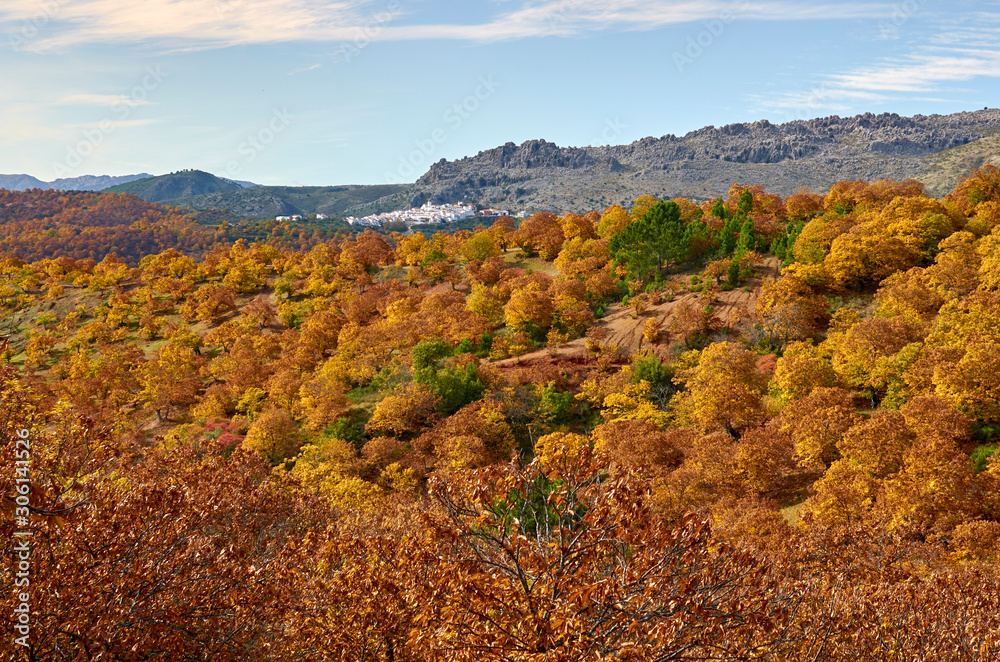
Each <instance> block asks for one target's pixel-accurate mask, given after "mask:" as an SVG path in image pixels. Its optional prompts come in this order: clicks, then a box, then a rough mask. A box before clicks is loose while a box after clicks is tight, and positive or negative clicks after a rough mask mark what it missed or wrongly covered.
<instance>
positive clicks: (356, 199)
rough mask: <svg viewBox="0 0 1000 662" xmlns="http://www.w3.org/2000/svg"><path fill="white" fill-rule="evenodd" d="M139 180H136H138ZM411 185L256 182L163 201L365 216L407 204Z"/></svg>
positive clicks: (251, 211)
mask: <svg viewBox="0 0 1000 662" xmlns="http://www.w3.org/2000/svg"><path fill="white" fill-rule="evenodd" d="M139 183H140V182H136V184H139ZM410 188H411V187H410V185H402V186H401V185H394V184H385V185H373V186H253V187H252V188H241V189H236V190H227V191H217V192H212V193H205V194H202V195H194V196H189V197H177V198H174V199H164V200H162V202H163V203H164V204H168V205H175V206H179V207H191V208H193V209H207V208H217V209H228V210H229V211H231V212H232V213H234V214H237V215H239V216H250V217H255V218H268V217H274V216H279V215H289V214H302V215H308V214H313V213H319V214H329V215H330V216H351V215H353V216H364V215H366V214H371V213H377V212H381V211H389V210H393V209H402V208H406V207H408V206H409V204H410V197H411V196H410ZM129 192H132V191H129ZM140 197H141V196H140Z"/></svg>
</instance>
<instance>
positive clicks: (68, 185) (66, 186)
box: [0, 172, 152, 191]
mask: <svg viewBox="0 0 1000 662" xmlns="http://www.w3.org/2000/svg"><path fill="white" fill-rule="evenodd" d="M147 177H152V175H150V174H149V173H145V172H144V173H141V174H138V175H121V176H111V175H81V176H80V177H67V178H63V179H56V180H53V181H51V182H43V181H42V180H40V179H38V178H37V177H32V176H31V175H0V188H5V189H7V190H8V191H27V190H28V189H31V188H40V189H42V190H46V189H54V190H56V191H100V190H102V189H106V188H108V187H109V186H115V185H116V184H125V183H127V182H133V181H135V180H137V179H145V178H147Z"/></svg>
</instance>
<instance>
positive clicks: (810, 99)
mask: <svg viewBox="0 0 1000 662" xmlns="http://www.w3.org/2000/svg"><path fill="white" fill-rule="evenodd" d="M980 77H987V78H1000V50H973V49H941V48H931V49H928V50H926V51H925V52H922V53H915V54H911V55H909V56H908V57H903V58H894V59H883V60H881V61H879V62H876V63H875V64H872V65H869V66H865V67H859V68H856V69H853V70H851V71H847V72H844V73H838V74H831V75H829V76H826V77H825V78H822V79H820V80H819V82H818V84H817V85H816V86H815V87H814V88H812V89H811V90H807V91H794V92H787V93H784V94H782V95H779V96H777V97H774V98H768V99H764V98H760V97H756V98H755V99H754V101H756V102H757V103H758V105H759V106H760V107H761V108H762V109H765V110H775V111H779V112H783V113H786V114H793V115H795V116H796V117H806V116H814V115H816V114H818V111H837V112H839V111H843V110H851V109H853V108H855V107H856V104H857V103H858V102H885V101H894V100H901V99H907V100H910V101H918V100H919V101H943V99H941V98H940V96H931V95H934V94H940V93H941V92H943V91H946V90H945V88H946V87H947V91H955V90H954V85H953V84H954V83H959V82H962V81H968V80H972V79H974V78H980Z"/></svg>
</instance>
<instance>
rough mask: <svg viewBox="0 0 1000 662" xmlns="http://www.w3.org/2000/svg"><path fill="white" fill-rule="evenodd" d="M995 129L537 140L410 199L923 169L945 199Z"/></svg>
mask: <svg viewBox="0 0 1000 662" xmlns="http://www.w3.org/2000/svg"><path fill="white" fill-rule="evenodd" d="M995 135H1000V110H997V109H985V110H981V111H976V112H966V113H956V114H953V115H930V116H923V115H917V116H914V117H900V116H899V115H896V114H883V115H873V114H871V113H867V114H864V115H858V116H856V117H849V118H841V117H837V116H832V117H826V118H822V119H814V120H799V121H794V122H788V123H787V124H771V123H770V122H768V121H767V120H761V121H759V122H753V123H749V124H730V125H727V126H723V127H720V128H716V127H713V126H709V127H706V128H703V129H699V130H697V131H692V132H690V133H688V134H687V135H685V136H682V137H677V136H673V135H668V136H663V137H662V138H643V139H642V140H638V141H636V142H634V143H632V144H630V145H619V146H605V147H559V146H557V145H555V144H553V143H550V142H546V141H544V140H532V141H528V142H525V143H523V144H521V145H515V144H514V143H507V144H506V145H502V146H500V147H497V148H495V149H490V150H486V151H483V152H480V153H479V154H477V155H476V156H472V157H467V158H464V159H460V160H457V161H445V160H444V159H442V160H441V161H438V162H437V163H435V164H434V165H432V166H431V168H430V170H429V171H428V172H427V173H426V174H425V175H424V176H423V177H421V178H420V179H419V180H417V182H416V184H415V185H414V187H413V198H412V200H411V202H412V203H413V204H415V205H417V204H422V203H423V202H425V201H428V200H430V201H433V202H457V201H459V200H466V201H468V200H475V201H478V202H480V203H483V204H491V205H500V206H504V207H508V208H513V209H519V210H520V209H527V210H552V211H570V210H574V211H578V210H581V209H601V208H603V207H605V206H607V205H610V204H615V203H623V202H629V201H631V200H634V199H635V198H636V197H638V196H639V195H641V194H643V193H650V194H653V195H657V196H669V197H677V196H682V197H689V198H696V199H706V198H713V197H715V196H719V195H725V193H726V192H727V191H728V190H729V187H730V185H731V184H732V183H733V182H740V183H744V184H761V185H762V186H763V187H764V188H765V189H766V190H768V191H771V192H774V193H779V194H781V195H789V194H791V193H795V192H796V191H797V190H798V189H799V188H800V187H802V186H808V187H810V188H812V189H813V190H814V191H816V192H822V191H825V190H827V189H828V188H829V187H830V186H831V185H832V184H833V183H834V182H837V181H840V180H855V179H864V180H877V179H883V178H886V177H891V178H893V179H907V178H911V177H912V178H916V179H921V180H922V179H923V178H924V177H926V178H927V179H928V180H929V181H928V182H927V183H928V185H929V186H928V191H929V192H930V193H932V194H935V195H942V194H943V193H945V192H947V191H950V190H951V189H952V188H953V187H954V185H955V184H956V183H957V182H958V180H959V179H960V178H961V177H962V176H964V175H965V174H968V172H969V171H971V170H972V169H973V167H975V166H977V165H980V164H981V163H982V162H983V161H984V160H986V161H989V160H990V159H992V158H994V157H993V156H991V155H990V154H994V155H995V154H997V152H998V150H997V149H996V147H997V146H996V145H995V144H994V143H989V145H987V146H985V147H983V148H982V149H980V148H977V147H974V146H975V145H977V144H978V143H979V141H982V140H984V139H988V138H990V137H991V136H995ZM963 146H968V149H963ZM984 150H985V152H989V153H990V154H984V153H983V152H984ZM963 155H964V156H963ZM980 157H981V158H980ZM977 161H978V162H977Z"/></svg>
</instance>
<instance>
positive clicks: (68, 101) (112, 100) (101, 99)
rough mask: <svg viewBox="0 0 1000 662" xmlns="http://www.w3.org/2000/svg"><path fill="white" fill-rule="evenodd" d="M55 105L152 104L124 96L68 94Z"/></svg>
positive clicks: (146, 100) (145, 100) (144, 100)
mask: <svg viewBox="0 0 1000 662" xmlns="http://www.w3.org/2000/svg"><path fill="white" fill-rule="evenodd" d="M56 103H57V104H59V105H61V106H114V105H118V104H124V105H126V106H148V105H149V104H151V103H152V102H151V101H149V100H148V99H133V98H132V97H129V96H126V95H124V94H70V95H69V96H65V97H62V98H61V99H59V100H58V101H56Z"/></svg>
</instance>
